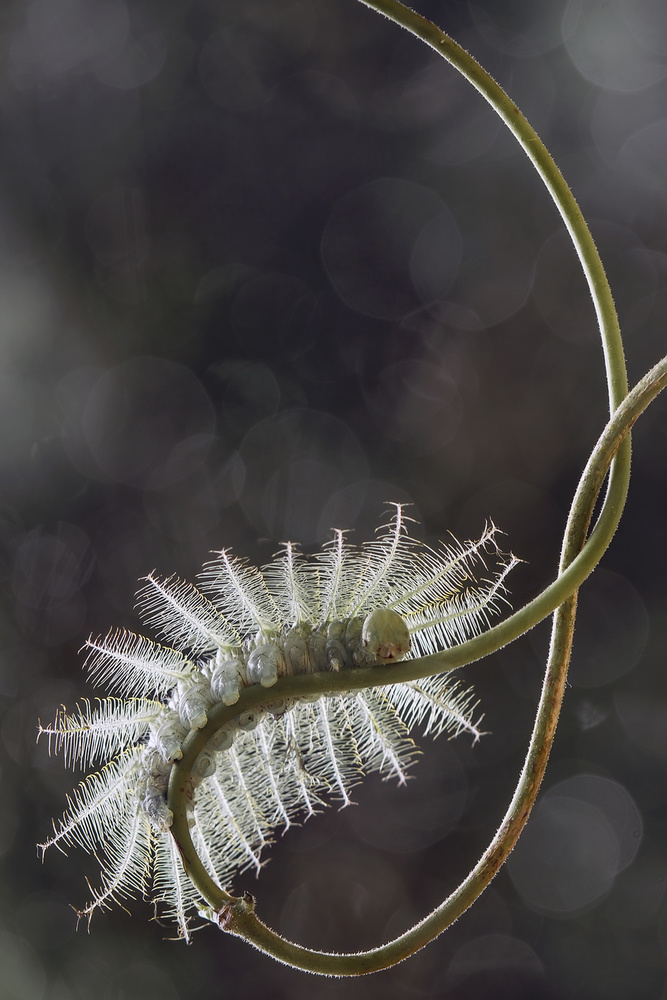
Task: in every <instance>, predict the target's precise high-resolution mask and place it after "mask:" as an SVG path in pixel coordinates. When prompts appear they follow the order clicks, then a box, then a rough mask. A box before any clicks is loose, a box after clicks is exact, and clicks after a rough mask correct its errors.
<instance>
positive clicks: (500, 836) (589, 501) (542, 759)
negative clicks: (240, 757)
mask: <svg viewBox="0 0 667 1000" xmlns="http://www.w3.org/2000/svg"><path fill="white" fill-rule="evenodd" d="M665 387H667V357H666V358H663V360H662V361H661V362H659V364H657V365H656V366H655V368H653V369H652V370H651V371H650V372H649V373H648V374H647V375H645V376H644V378H643V379H642V380H641V381H640V382H639V383H638V385H637V386H635V388H634V389H633V390H632V392H631V393H630V394H629V396H628V397H627V398H626V399H625V401H624V402H623V404H622V405H621V406H620V407H619V409H618V410H617V412H616V413H615V414H614V417H613V418H612V419H611V420H610V421H609V423H608V424H607V426H606V427H605V430H604V432H603V434H602V436H601V437H600V439H599V441H598V443H597V445H596V447H595V449H594V451H593V454H592V455H591V458H590V459H589V461H588V464H587V466H586V469H585V471H584V474H583V476H582V478H581V482H580V485H579V489H578V490H577V494H576V496H575V500H574V503H573V505H572V513H571V516H570V520H569V522H568V532H567V541H568V549H569V547H570V546H574V547H576V544H577V542H578V540H579V539H580V538H583V537H585V531H586V526H587V523H588V519H589V518H590V512H591V511H592V508H593V506H594V503H595V498H596V496H597V493H598V491H599V487H600V485H601V484H602V482H603V481H604V477H605V475H606V472H607V470H608V468H609V465H610V462H611V461H612V459H613V456H614V455H615V454H616V452H617V451H618V449H619V447H621V446H622V443H623V441H624V440H626V438H627V436H628V434H629V432H630V428H631V427H632V425H633V424H634V422H635V421H636V420H637V418H638V417H639V415H640V414H641V413H642V412H643V410H644V409H645V408H646V407H647V406H648V404H649V403H650V402H651V400H652V399H654V397H655V396H657V394H658V393H659V392H661V391H662V390H663V389H664V388H665ZM587 515H588V516H587ZM591 541H592V538H591V539H589V541H588V542H587V543H586V545H585V547H584V548H585V549H586V548H588V546H589V545H590V543H591ZM583 554H584V552H582V553H581V555H583ZM575 562H576V560H575ZM580 582H581V581H577V582H576V583H575V586H574V592H573V593H572V592H571V594H570V596H569V597H566V600H565V602H564V603H563V604H561V606H560V607H559V608H558V610H557V612H556V615H555V619H554V627H553V630H552V639H551V648H550V652H549V660H548V663H547V671H546V675H545V679H544V684H543V688H542V695H541V698H540V704H539V708H538V712H537V717H536V721H535V726H534V729H533V734H532V737H531V741H530V745H529V748H528V752H527V756H526V761H525V764H524V768H523V771H522V773H521V776H520V778H519V782H518V784H517V787H516V791H515V793H514V796H513V798H512V802H511V803H510V806H509V808H508V810H507V813H506V815H505V817H504V819H503V821H502V823H501V825H500V827H499V829H498V831H497V833H496V835H495V836H494V838H493V840H492V841H491V843H490V845H489V847H488V848H487V850H486V851H485V852H484V854H483V856H482V857H481V858H480V860H479V862H478V863H477V864H476V865H475V867H474V868H473V870H472V871H471V872H470V874H469V875H468V877H467V878H466V879H465V880H464V881H463V882H462V883H461V885H460V886H459V887H458V888H457V889H456V890H455V891H454V892H453V893H452V894H451V896H449V897H448V898H447V899H446V900H445V901H444V902H443V903H442V904H441V905H440V906H438V907H437V908H436V909H435V910H433V912H432V913H430V914H429V915H428V917H426V918H425V919H424V920H422V921H421V922H420V923H418V924H416V925H415V926H414V927H412V928H411V929H410V930H409V931H407V932H406V933H405V934H402V935H401V936H400V937H398V938H396V939H395V940H394V941H391V942H389V943H387V944H385V945H382V946H381V947H379V948H374V949H372V950H370V951H367V952H359V953H357V954H350V955H341V954H330V953H327V952H319V951H312V950H310V949H308V948H303V947H301V946H300V945H297V944H294V943H292V942H291V941H287V940H285V939H284V938H283V937H281V936H280V935H279V934H276V932H275V931H273V930H271V929H270V928H269V927H267V926H266V925H265V924H264V923H262V921H261V920H260V919H259V918H258V917H257V915H256V913H255V907H254V900H253V899H252V898H251V897H249V896H247V897H242V898H236V897H234V896H231V895H230V894H229V893H228V892H226V891H225V890H224V889H221V888H220V887H219V886H218V885H216V883H215V882H214V881H213V879H212V878H211V877H210V875H209V874H208V872H207V871H206V869H205V867H204V865H203V864H202V862H201V860H200V858H199V857H198V855H197V852H196V850H195V847H194V845H193V843H192V837H191V835H190V830H189V826H188V805H189V789H190V775H191V772H192V768H193V766H194V763H195V761H196V759H197V757H198V755H199V754H200V753H201V751H202V749H203V748H204V746H205V745H206V743H208V741H209V740H210V739H211V737H212V736H213V735H214V734H215V732H216V731H217V730H218V729H219V728H221V727H222V726H225V725H229V723H230V722H231V721H233V719H234V718H236V717H237V716H238V715H240V714H241V713H243V712H247V711H249V710H250V709H258V708H261V707H262V705H263V704H266V702H267V701H269V700H271V701H273V700H275V699H277V698H287V697H304V696H310V695H324V694H336V693H340V692H341V691H343V690H345V691H352V690H360V689H362V688H368V687H377V686H380V685H384V684H393V683H398V682H400V681H410V680H415V679H417V678H419V677H424V676H427V675H428V674H432V673H433V672H434V663H436V665H438V669H439V670H440V671H441V670H442V669H443V668H442V665H441V660H442V658H446V659H448V660H449V661H454V662H453V663H452V662H449V663H447V665H446V666H445V669H454V668H455V667H457V666H460V665H461V663H460V662H459V661H460V659H461V656H460V650H461V649H463V648H464V647H466V646H469V645H470V642H474V641H475V640H470V642H469V643H464V644H462V645H461V646H456V647H454V648H452V649H450V650H444V651H443V653H438V654H435V655H434V656H425V657H422V658H420V659H416V660H408V661H407V662H406V663H397V664H394V665H393V666H390V667H389V666H387V667H371V668H368V669H365V670H350V671H346V672H344V673H341V674H330V673H316V674H309V675H306V676H299V677H285V678H281V679H280V680H279V681H278V683H277V684H275V685H274V686H273V687H272V688H271V690H270V694H268V692H267V691H266V690H265V689H263V688H261V687H260V686H254V687H249V688H246V689H245V690H244V691H243V692H242V694H241V696H240V698H239V701H238V702H237V704H236V705H233V706H231V707H230V706H223V705H221V706H218V707H217V708H216V709H214V710H213V711H212V712H211V714H210V718H209V721H208V723H207V725H206V726H205V727H204V728H203V729H200V730H195V731H193V732H192V733H190V734H189V736H188V737H187V738H186V740H185V742H184V744H183V758H182V760H180V761H177V762H176V764H174V766H173V768H172V773H171V778H170V782H169V799H168V801H169V807H170V808H171V810H172V811H173V813H174V822H173V826H172V833H173V835H174V838H175V839H176V842H177V844H178V847H179V850H180V852H181V858H182V860H183V864H184V867H185V870H186V872H187V873H188V875H189V877H190V878H191V880H192V882H193V883H194V885H195V886H196V888H197V889H198V891H199V892H200V893H201V895H202V897H203V898H204V899H205V900H206V901H207V903H208V904H209V907H210V911H208V912H207V915H208V916H209V917H210V918H211V919H215V920H216V921H217V922H218V923H219V924H220V926H221V927H222V928H223V929H224V930H226V931H229V932H230V933H233V934H236V935H238V936H239V937H242V938H244V939H245V940H246V941H248V942H250V943H251V944H253V945H255V946H256V947H257V948H259V949H260V950H261V951H263V952H265V953H266V954H269V955H271V956H272V957H273V958H276V959H277V960H278V961H281V962H284V963H286V964H288V965H291V966H293V967H295V968H299V969H303V970H305V971H307V972H313V973H317V974H321V975H328V976H352V975H364V974H366V973H369V972H376V971H379V970H380V969H385V968H388V967H389V966H392V965H395V964H396V963H397V962H400V961H402V960H403V959H405V958H407V957H409V956H410V955H412V954H414V952H416V951H418V950H419V949H420V948H423V947H424V945H426V944H428V943H429V942H430V941H432V940H433V938H435V937H437V935H438V934H440V933H442V931H444V930H445V929H446V928H447V927H448V926H449V925H450V924H451V923H453V922H454V920H456V919H457V918H458V917H459V916H460V915H461V914H462V913H463V912H464V911H465V910H466V909H467V908H468V907H469V906H470V905H471V903H473V902H474V901H475V899H477V897H478V896H479V895H480V893H481V892H482V891H483V890H484V889H485V888H486V886H487V885H488V884H489V882H490V881H491V879H492V878H493V876H494V875H495V874H496V872H497V871H498V869H499V868H500V867H501V865H502V864H503V862H504V861H505V859H506V858H507V856H508V855H509V853H510V851H511V850H512V848H513V847H514V844H515V843H516V840H517V838H518V836H519V833H520V832H521V830H522V828H523V826H524V825H525V822H526V820H527V819H528V816H529V814H530V810H531V808H532V806H533V803H534V801H535V798H536V796H537V792H538V790H539V786H540V783H541V781H542V777H543V775H544V770H545V768H546V764H547V759H548V756H549V751H550V749H551V744H552V741H553V736H554V733H555V730H556V724H557V721H558V715H559V711H560V705H561V701H562V697H563V691H564V687H565V679H566V675H567V665H568V662H569V657H570V648H571V642H572V630H573V625H574V612H575V601H576V588H577V587H578V586H579V583H580ZM553 610H554V609H553V607H552V608H550V609H549V610H547V611H546V612H545V614H544V615H543V616H542V617H546V616H547V614H549V613H550V612H551V611H553ZM513 617H516V616H513ZM508 621H510V619H508ZM503 624H506V623H503ZM485 634H488V633H485ZM518 634H521V632H518V633H517V635H518ZM516 637H517V636H514V638H516ZM478 638H479V637H478ZM508 641H511V640H508ZM500 645H504V643H503V642H500V643H499V644H498V647H496V648H499V646H500Z"/></svg>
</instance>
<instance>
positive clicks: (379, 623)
mask: <svg viewBox="0 0 667 1000" xmlns="http://www.w3.org/2000/svg"><path fill="white" fill-rule="evenodd" d="M496 533H497V531H496V528H495V527H494V526H493V525H491V526H489V527H487V528H486V530H485V531H484V533H483V535H482V537H481V538H480V539H479V541H477V542H469V543H466V544H464V545H461V544H459V543H458V542H456V541H452V542H450V543H449V544H448V545H444V544H440V545H439V546H438V548H429V547H427V546H425V545H424V544H422V543H421V542H419V541H417V540H416V539H414V538H411V537H410V535H409V534H408V531H407V527H406V518H405V515H404V513H403V510H402V508H401V507H400V506H398V505H397V506H396V513H395V515H394V516H393V518H392V520H391V522H390V523H389V524H388V525H387V526H385V527H384V528H383V529H381V531H380V533H379V535H378V537H377V539H376V540H375V541H371V542H367V543H366V544H364V545H361V546H358V547H357V546H353V545H351V544H349V543H348V542H347V541H346V540H345V537H344V534H343V532H342V531H336V532H335V533H334V538H333V540H332V541H331V542H330V543H329V544H328V545H326V546H325V547H324V549H323V551H322V552H320V553H318V554H316V555H314V556H312V557H310V558H305V557H303V556H302V555H301V554H300V553H299V551H298V549H297V547H296V546H294V545H293V544H291V543H287V544H286V545H285V548H284V551H283V552H282V554H281V555H280V556H279V557H278V558H276V559H275V561H274V562H272V563H270V564H269V565H268V566H266V567H265V568H264V569H263V571H262V572H260V571H259V570H257V569H255V568H254V567H251V566H249V565H247V563H246V562H245V561H244V560H242V559H239V558H237V557H234V556H231V555H230V554H229V553H228V552H225V551H222V552H220V553H218V554H217V558H216V559H215V560H214V561H213V562H212V563H210V564H208V565H207V566H206V567H205V569H204V572H203V573H202V584H201V590H199V589H197V588H195V587H194V586H192V585H191V584H188V583H184V582H182V581H180V580H178V579H176V578H175V577H170V578H168V579H165V580H161V579H159V578H158V577H156V576H155V575H153V574H151V575H150V576H148V577H147V578H146V580H145V586H144V587H143V589H142V590H141V591H140V593H139V604H140V608H141V613H142V615H143V617H144V619H145V621H146V622H147V623H148V624H149V625H151V626H153V627H154V628H155V630H156V631H157V632H158V633H159V634H160V636H161V637H162V638H163V639H164V640H165V641H167V642H168V643H169V645H160V644H158V643H156V642H154V641H152V640H150V639H147V638H144V637H143V636H138V635H134V634H132V633H129V632H125V631H115V632H114V631H112V632H110V633H109V634H108V635H107V636H106V637H105V638H100V639H94V640H93V639H90V640H89V641H88V643H87V647H88V649H89V651H90V652H89V655H88V659H87V667H88V669H89V671H90V675H91V679H92V680H93V682H95V683H100V684H104V685H105V686H106V687H107V688H108V689H109V690H110V691H111V692H112V696H111V697H108V698H104V699H97V700H96V703H95V704H94V705H93V704H91V703H90V702H89V701H87V700H85V701H83V702H82V704H81V705H80V706H79V707H78V710H77V711H76V712H75V713H73V714H71V715H68V714H66V712H65V710H63V711H61V712H59V713H58V715H57V716H56V719H55V722H54V723H53V725H51V726H45V727H42V726H41V725H40V727H39V734H40V735H42V734H45V735H47V736H48V739H49V744H50V746H54V747H55V749H56V750H63V752H64V756H65V761H66V763H68V764H72V765H75V764H82V765H90V764H102V765H103V766H102V767H101V770H99V771H97V772H94V773H92V774H90V775H89V776H88V778H86V779H85V780H84V781H83V782H82V783H81V784H80V785H79V787H78V789H77V790H76V791H75V792H74V794H73V796H72V797H71V798H70V799H69V808H68V810H67V812H66V813H65V815H64V817H63V818H62V820H61V821H60V822H59V823H58V824H55V823H54V833H53V836H52V837H50V838H49V839H48V840H47V841H46V842H45V843H44V844H42V845H40V846H41V850H42V854H43V853H44V851H46V849H47V848H48V847H50V846H52V845H56V846H58V847H59V848H61V849H63V848H65V847H66V846H67V845H69V844H78V845H80V846H82V847H83V848H85V849H86V850H88V851H90V852H91V853H94V854H95V856H96V857H97V858H98V859H99V860H100V863H101V866H102V877H101V884H100V887H99V888H98V889H97V890H95V891H93V897H92V899H91V901H90V902H89V904H88V905H87V906H86V907H85V909H84V910H83V911H82V915H85V916H87V917H88V918H90V917H91V915H92V913H93V912H94V911H95V909H97V908H105V907H107V906H109V905H110V904H111V903H112V902H113V901H118V900H120V899H123V898H125V897H127V896H130V895H133V894H135V893H149V892H150V893H152V895H153V897H154V898H155V899H156V901H158V902H160V903H162V904H165V905H166V909H167V911H168V912H169V914H170V915H171V916H173V917H174V918H175V919H176V920H177V922H178V925H179V928H180V932H181V934H182V935H183V936H184V937H188V936H189V930H188V923H189V919H190V917H191V916H192V915H193V914H194V913H195V912H196V910H197V908H198V905H201V900H200V899H199V897H198V894H197V892H196V890H195V889H194V886H193V885H192V884H191V883H190V882H189V880H188V878H187V877H186V875H185V873H184V871H183V869H182V866H181V864H180V860H179V857H178V850H177V848H176V845H175V843H174V840H173V838H172V837H171V835H170V833H169V827H170V825H171V821H172V814H171V812H170V810H169V808H168V806H167V801H166V789H167V784H168V780H169V774H170V771H171V767H172V764H173V762H174V761H176V760H178V759H179V758H180V757H181V756H182V749H181V746H182V743H183V740H184V739H185V736H186V735H187V733H188V732H190V731H191V730H194V729H201V728H203V727H204V726H205V725H206V722H207V717H208V713H209V712H210V710H211V708H212V706H214V705H219V704H224V705H234V704H235V703H236V702H237V701H238V699H239V693H240V691H241V690H242V689H243V688H245V687H247V686H248V685H261V686H263V687H265V688H266V689H267V701H266V704H265V706H264V707H263V709H262V710H260V711H248V712H244V713H241V714H240V715H238V716H237V717H236V719H235V721H234V723H233V724H230V725H227V726H224V727H222V728H221V729H219V730H218V732H217V733H216V734H215V736H214V737H213V738H212V739H211V740H210V741H209V743H208V744H207V746H206V748H205V749H204V751H203V752H202V753H201V754H200V755H199V757H198V758H197V762H196V766H195V771H194V772H193V805H192V817H191V821H192V824H193V838H194V841H195V845H196V847H197V851H198V853H199V854H200V857H201V858H202V860H203V861H204V863H205V865H206V867H207V868H208V870H209V873H210V874H211V875H212V876H213V877H214V878H215V879H217V881H218V882H219V884H221V885H227V884H229V882H230V880H231V879H232V877H233V876H234V875H235V874H236V873H238V872H239V871H242V870H244V869H246V868H254V869H255V870H256V871H257V872H258V873H259V870H260V867H261V864H262V862H261V860H260V855H261V851H262V848H263V847H264V846H265V845H266V844H267V843H269V842H270V841H271V837H272V835H273V833H274V831H275V830H276V828H278V827H280V826H283V827H285V828H286V827H288V826H289V825H290V823H291V822H292V820H293V819H294V818H295V817H296V816H301V817H303V816H304V815H305V816H310V815H312V814H313V813H314V812H316V810H317V809H318V807H320V806H321V805H323V804H325V800H326V798H327V797H330V796H333V797H334V798H337V799H339V800H340V802H341V803H342V804H343V805H347V804H349V802H350V789H351V788H352V786H353V785H355V784H356V783H357V782H358V780H359V779H360V777H361V776H362V775H363V774H366V773H369V772H372V771H378V772H380V773H382V774H384V775H385V776H387V777H390V776H392V775H393V776H395V777H396V778H397V779H398V781H399V783H402V782H404V780H405V769H406V767H407V766H408V765H409V764H410V763H411V761H412V758H413V756H414V753H415V745H414V743H413V741H412V740H411V739H410V735H409V733H410V730H411V729H412V728H413V727H414V726H416V725H421V727H422V728H423V730H424V732H425V733H429V732H430V733H432V734H433V735H434V736H437V735H438V734H439V733H442V732H449V733H451V734H452V735H457V734H458V733H460V732H463V731H466V732H469V733H470V734H471V735H472V736H473V737H474V738H475V739H477V738H478V737H479V735H480V731H479V728H478V727H479V722H477V723H475V722H473V718H472V714H473V711H474V708H475V705H474V704H473V703H472V696H471V694H470V692H467V691H461V690H460V689H459V688H458V686H457V685H456V684H455V683H452V682H451V681H450V680H449V679H446V678H445V677H444V676H436V677H429V678H426V679H423V680H421V681H419V682H415V683H407V684H393V685H387V686H386V687H378V688H372V689H365V690H363V691H361V692H359V693H356V694H346V695H331V696H328V697H324V698H321V699H319V700H318V701H312V700H297V701H293V700H289V701H288V700H286V699H279V700H276V701H271V699H270V693H269V692H270V689H271V688H272V686H273V685H274V684H275V683H276V682H277V680H278V678H279V677H281V676H290V675H295V674H303V673H314V672H318V671H345V670H348V669H353V668H355V667H368V666H377V667H378V669H381V668H382V665H383V664H386V663H391V662H394V661H396V660H399V659H401V658H404V657H414V656H421V655H424V654H427V653H431V652H435V651H436V650H438V649H442V648H444V647H447V646H452V645H455V644H457V643H459V642H461V641H463V640H465V639H466V638H469V637H470V636H471V635H474V634H476V633H478V632H480V631H482V629H483V628H484V627H485V626H486V625H487V623H488V619H489V615H490V614H491V613H492V612H493V611H495V610H496V608H497V605H498V603H499V602H500V600H501V599H502V594H503V590H504V580H505V577H506V576H507V574H508V573H509V571H510V570H511V569H512V567H513V566H514V565H515V564H516V560H515V559H514V557H512V556H509V557H504V556H502V555H501V554H500V553H499V552H498V549H497V547H496V545H495V542H494V538H495V535H496ZM488 553H492V554H493V556H494V557H495V559H496V566H495V569H494V571H493V573H492V575H491V576H490V577H489V578H488V579H484V580H481V581H480V580H476V578H475V575H474V571H475V570H476V569H478V568H479V567H482V568H484V567H485V563H484V558H485V556H486V555H487V554H488ZM206 595H208V596H206ZM209 598H210V599H209Z"/></svg>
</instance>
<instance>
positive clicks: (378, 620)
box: [361, 608, 410, 663]
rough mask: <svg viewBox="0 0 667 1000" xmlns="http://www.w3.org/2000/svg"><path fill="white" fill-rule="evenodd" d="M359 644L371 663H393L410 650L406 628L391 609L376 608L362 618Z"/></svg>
mask: <svg viewBox="0 0 667 1000" xmlns="http://www.w3.org/2000/svg"><path fill="white" fill-rule="evenodd" d="M361 644H362V647H363V649H364V652H365V653H366V655H367V656H368V657H369V659H370V660H371V661H375V660H381V661H382V663H394V662H395V661H396V660H400V659H402V658H403V657H404V656H405V654H406V653H407V652H408V651H409V649H410V633H409V632H408V626H407V625H406V624H405V622H404V621H403V619H402V618H401V616H400V615H399V614H398V613H397V612H396V611H392V610H391V608H376V610H375V611H371V613H370V614H368V615H366V617H365V618H364V624H363V628H362V630H361Z"/></svg>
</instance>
